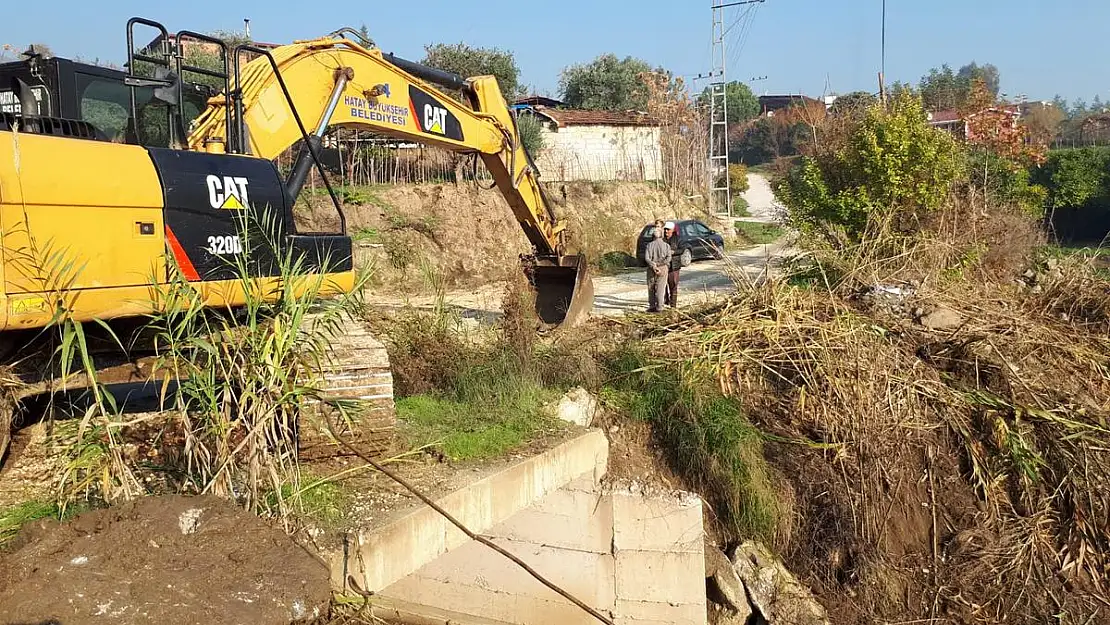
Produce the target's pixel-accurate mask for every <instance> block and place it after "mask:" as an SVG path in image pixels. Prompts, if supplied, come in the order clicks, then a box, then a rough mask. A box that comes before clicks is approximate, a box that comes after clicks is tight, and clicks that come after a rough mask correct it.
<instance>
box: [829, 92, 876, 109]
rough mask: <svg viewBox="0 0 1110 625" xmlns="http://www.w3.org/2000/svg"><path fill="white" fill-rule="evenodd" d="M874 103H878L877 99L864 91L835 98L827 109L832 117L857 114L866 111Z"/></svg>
mask: <svg viewBox="0 0 1110 625" xmlns="http://www.w3.org/2000/svg"><path fill="white" fill-rule="evenodd" d="M876 102H878V98H876V97H875V96H874V95H872V94H870V93H868V92H866V91H853V92H851V93H846V94H844V95H842V96H839V97H837V99H836V100H835V101H834V102H833V104H832V106H831V107H829V113H831V114H833V115H841V114H844V113H859V112H861V111H865V110H867V108H868V107H870V106H871V105H873V104H875V103H876Z"/></svg>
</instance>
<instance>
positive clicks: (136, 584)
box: [0, 495, 331, 625]
mask: <svg viewBox="0 0 1110 625" xmlns="http://www.w3.org/2000/svg"><path fill="white" fill-rule="evenodd" d="M330 591H331V588H330V584H329V578H328V567H327V566H326V565H325V564H324V562H323V561H322V560H321V559H319V557H318V556H317V555H315V554H314V553H313V552H312V551H311V550H310V549H309V548H306V547H304V546H302V545H299V544H297V543H296V542H295V541H294V540H293V539H292V538H290V537H289V536H288V535H286V533H285V532H284V531H283V530H282V528H281V527H279V526H275V525H272V524H271V523H269V522H267V521H266V520H264V519H261V518H259V517H257V516H254V515H252V514H249V513H247V512H245V511H243V510H242V509H240V508H238V507H237V506H235V505H234V504H233V503H231V502H228V501H225V500H222V499H219V498H216V497H209V496H203V497H184V496H177V495H172V496H164V497H151V498H144V499H141V500H139V501H137V502H135V503H131V504H126V505H123V506H119V507H113V508H108V509H100V510H94V511H90V512H87V513H84V514H81V515H78V516H77V517H75V518H73V519H72V520H71V521H69V522H67V523H64V524H60V523H57V522H55V521H49V520H41V521H36V522H35V523H33V524H31V525H29V526H26V527H24V529H23V531H22V532H21V533H20V535H19V536H17V537H16V539H15V540H14V541H13V543H12V544H11V545H9V546H8V547H7V549H6V550H5V551H4V552H0V623H3V624H4V625H8V624H11V625H15V624H16V623H19V624H23V623H43V622H47V621H49V620H50V619H54V620H55V621H56V622H57V623H60V624H62V625H84V624H86V623H88V624H94V623H107V622H110V623H113V624H118V625H128V624H132V623H144V624H147V623H167V624H168V623H174V624H179V625H192V624H196V625H201V624H203V625H223V624H226V625H240V624H243V623H250V624H251V625H268V624H271V623H272V624H274V625H279V624H280V625H286V624H288V623H290V622H296V621H298V620H305V619H311V618H314V617H316V616H318V615H324V614H326V612H327V609H328V603H329V601H330V599H331V592H330Z"/></svg>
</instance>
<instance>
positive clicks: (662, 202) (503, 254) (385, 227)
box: [297, 182, 706, 292]
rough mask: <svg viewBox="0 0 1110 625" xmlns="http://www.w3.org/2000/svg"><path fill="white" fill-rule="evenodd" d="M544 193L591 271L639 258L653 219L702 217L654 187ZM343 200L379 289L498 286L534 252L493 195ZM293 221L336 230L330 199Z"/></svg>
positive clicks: (406, 192)
mask: <svg viewBox="0 0 1110 625" xmlns="http://www.w3.org/2000/svg"><path fill="white" fill-rule="evenodd" d="M548 193H549V195H550V197H551V199H552V200H553V201H554V203H555V211H556V215H557V217H559V218H565V219H566V220H567V221H568V222H569V223H568V228H569V232H570V237H569V241H570V246H571V247H572V248H573V249H576V250H580V251H582V252H584V253H585V254H586V255H587V256H588V257H589V259H590V261H591V262H594V263H596V262H597V261H598V259H599V258H601V256H602V255H604V254H606V253H610V252H622V253H625V254H634V253H635V251H636V248H635V245H636V235H637V234H638V233H639V230H640V228H642V227H643V225H644V224H646V223H648V222H650V221H651V220H653V219H656V218H671V217H698V218H702V219H705V218H706V217H705V211H704V209H702V208H701V207H699V206H698V205H696V204H694V203H692V202H689V201H685V200H682V199H679V200H677V201H676V200H672V199H670V198H668V197H667V195H666V194H665V193H664V192H663V191H662V190H660V189H659V188H657V187H656V186H654V185H651V184H648V183H623V182H622V183H615V182H614V183H568V184H565V185H562V184H560V185H550V186H549V187H548ZM341 199H343V203H344V213H345V214H346V217H347V228H348V230H349V231H350V232H351V233H352V234H353V235H354V236H355V238H356V241H357V243H356V245H357V251H356V258H357V261H358V262H359V263H360V264H372V266H373V267H374V270H375V271H374V276H375V277H374V286H375V287H376V288H377V289H379V290H394V289H397V290H405V291H410V292H412V291H421V290H427V289H428V287H429V286H430V285H429V284H427V281H428V280H429V278H434V279H436V280H442V281H443V282H442V285H443V286H445V287H455V288H457V287H468V286H477V285H481V284H488V283H490V282H496V281H498V280H502V279H504V278H506V277H507V276H508V275H509V274H508V272H511V271H516V270H517V267H518V264H517V263H518V259H519V256H520V254H524V253H527V252H529V251H530V246H529V244H528V239H527V238H526V237H525V235H524V232H523V230H522V229H521V227H520V225H519V224H518V223H517V221H516V218H515V217H514V216H513V212H512V210H511V209H510V208H509V206H508V204H507V203H506V202H505V200H504V198H503V197H502V196H501V194H500V193H499V192H498V191H497V190H496V189H484V188H479V187H476V186H475V185H473V184H466V185H454V184H434V185H401V186H391V187H374V188H364V189H355V190H347V191H345V192H344V193H343V195H342V198H341ZM301 206H302V207H303V203H302V205H301ZM297 217H298V223H299V225H300V226H301V227H302V228H304V227H309V228H321V229H325V228H335V227H336V226H337V224H338V218H337V217H336V215H335V210H334V208H333V207H332V205H331V201H330V199H328V198H327V197H326V196H321V195H317V196H316V197H313V198H312V199H311V200H310V206H309V207H303V208H301V209H300V210H299V211H298V215H297ZM429 270H431V271H429Z"/></svg>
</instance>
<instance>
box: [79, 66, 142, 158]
mask: <svg viewBox="0 0 1110 625" xmlns="http://www.w3.org/2000/svg"><path fill="white" fill-rule="evenodd" d="M77 97H78V102H79V103H80V107H81V119H82V120H84V121H86V122H89V123H90V124H92V125H93V126H94V127H96V129H97V130H99V131H100V132H102V133H104V135H105V136H106V137H107V138H108V139H109V140H111V141H122V140H123V139H124V133H125V131H126V130H127V118H128V116H129V113H128V111H129V110H130V108H131V100H130V98H131V94H130V92H129V90H128V88H127V86H126V85H124V84H123V83H122V82H120V81H116V80H110V79H107V78H100V77H98V76H90V75H88V74H81V73H78V74H77Z"/></svg>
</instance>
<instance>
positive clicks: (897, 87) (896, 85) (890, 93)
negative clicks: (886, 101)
mask: <svg viewBox="0 0 1110 625" xmlns="http://www.w3.org/2000/svg"><path fill="white" fill-rule="evenodd" d="M901 94H909V95H917V90H916V89H914V86H913V85H911V84H910V83H908V82H902V81H901V80H896V81H894V82H893V83H892V84H891V85H890V86H889V87H887V88H886V95H887V97H888V98H896V97H898V96H899V95H901Z"/></svg>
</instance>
